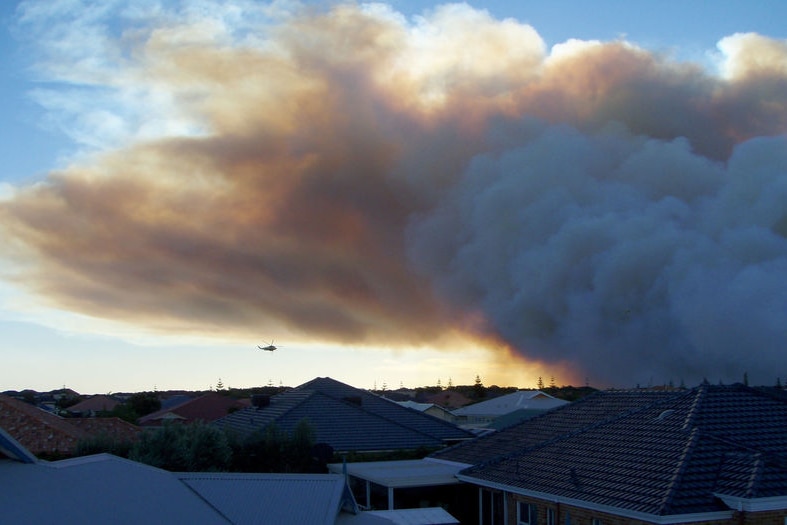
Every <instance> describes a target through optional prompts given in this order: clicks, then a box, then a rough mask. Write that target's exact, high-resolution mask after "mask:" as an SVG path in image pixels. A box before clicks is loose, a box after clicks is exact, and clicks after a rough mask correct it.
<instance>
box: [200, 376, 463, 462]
mask: <svg viewBox="0 0 787 525" xmlns="http://www.w3.org/2000/svg"><path fill="white" fill-rule="evenodd" d="M304 419H307V420H308V421H309V422H310V423H311V425H312V426H313V427H314V430H315V434H316V436H315V437H316V441H317V442H318V443H327V444H329V445H330V446H332V447H333V448H334V450H336V451H375V450H402V449H405V450H406V449H416V448H419V447H441V446H444V445H445V444H447V443H451V442H456V441H458V440H463V439H470V438H472V434H470V433H469V432H466V431H464V430H462V429H460V428H458V427H456V426H455V425H453V424H451V423H449V422H447V421H444V420H441V419H438V418H436V417H433V416H430V415H428V414H424V413H421V412H418V411H415V410H411V409H408V408H405V407H402V406H399V405H397V404H396V403H392V402H391V401H389V400H387V399H383V398H380V397H378V396H376V395H374V394H371V393H369V392H367V391H364V390H360V389H357V388H354V387H351V386H349V385H346V384H344V383H341V382H339V381H336V380H334V379H331V378H327V377H326V378H316V379H314V380H312V381H309V382H307V383H304V384H303V385H300V386H298V387H296V388H293V389H291V390H288V391H286V392H283V393H281V394H278V395H276V396H273V397H271V398H270V404H269V405H267V406H265V407H261V408H257V407H250V408H247V409H244V410H239V411H237V412H235V413H233V414H230V415H228V416H226V417H224V418H222V419H220V420H218V421H216V422H215V424H216V425H218V426H220V427H222V428H225V429H227V430H231V431H234V432H236V433H237V434H238V435H239V436H240V437H245V436H248V435H249V434H251V433H253V432H255V431H262V430H263V429H264V428H265V427H266V426H267V425H269V424H270V423H275V424H276V426H277V427H278V428H279V429H281V430H283V431H285V432H292V431H293V430H294V429H295V427H296V426H297V425H298V423H299V422H300V421H302V420H304Z"/></svg>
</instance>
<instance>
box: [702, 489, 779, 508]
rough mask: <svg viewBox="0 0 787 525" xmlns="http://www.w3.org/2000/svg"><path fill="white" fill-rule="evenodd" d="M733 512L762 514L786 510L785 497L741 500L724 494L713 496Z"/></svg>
mask: <svg viewBox="0 0 787 525" xmlns="http://www.w3.org/2000/svg"><path fill="white" fill-rule="evenodd" d="M713 495H714V496H716V497H717V498H719V499H720V500H722V501H723V502H724V504H725V505H727V506H728V507H729V508H731V509H733V510H743V511H746V512H764V511H771V510H784V509H787V496H772V497H768V498H741V497H739V496H728V495H726V494H715V493H714V494H713Z"/></svg>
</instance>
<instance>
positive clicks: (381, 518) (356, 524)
mask: <svg viewBox="0 0 787 525" xmlns="http://www.w3.org/2000/svg"><path fill="white" fill-rule="evenodd" d="M457 523H459V520H457V519H456V518H454V517H453V516H452V515H451V514H449V513H448V511H447V510H445V509H443V508H441V507H427V508H419V509H397V510H369V511H364V512H361V513H359V514H357V515H352V514H343V515H341V516H340V517H339V520H338V521H337V522H336V524H337V525H455V524H457Z"/></svg>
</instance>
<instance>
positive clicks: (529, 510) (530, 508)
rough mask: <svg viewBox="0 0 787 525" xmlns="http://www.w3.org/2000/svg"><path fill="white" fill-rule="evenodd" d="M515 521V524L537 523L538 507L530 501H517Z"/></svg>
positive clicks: (534, 524)
mask: <svg viewBox="0 0 787 525" xmlns="http://www.w3.org/2000/svg"><path fill="white" fill-rule="evenodd" d="M516 523H517V525H536V524H537V523H538V508H537V507H536V506H535V505H533V504H531V503H525V502H523V501H517V503H516Z"/></svg>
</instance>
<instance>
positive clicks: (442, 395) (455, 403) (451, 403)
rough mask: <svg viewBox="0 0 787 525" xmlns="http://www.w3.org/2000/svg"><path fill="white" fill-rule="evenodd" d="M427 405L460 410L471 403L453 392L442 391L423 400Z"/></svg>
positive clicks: (465, 397)
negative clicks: (431, 404)
mask: <svg viewBox="0 0 787 525" xmlns="http://www.w3.org/2000/svg"><path fill="white" fill-rule="evenodd" d="M425 401H426V402H427V403H433V404H435V405H440V406H441V407H444V408H460V407H463V406H465V405H469V404H470V403H472V402H473V400H472V399H470V398H469V397H467V396H465V395H463V394H461V393H459V392H456V391H454V390H443V391H442V392H438V393H436V394H432V395H431V396H427V397H426V398H425Z"/></svg>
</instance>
